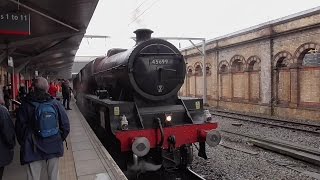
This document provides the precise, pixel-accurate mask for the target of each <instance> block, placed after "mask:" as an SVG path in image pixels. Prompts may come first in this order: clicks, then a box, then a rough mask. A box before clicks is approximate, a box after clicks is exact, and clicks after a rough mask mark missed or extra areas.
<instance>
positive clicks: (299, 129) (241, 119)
mask: <svg viewBox="0 0 320 180" xmlns="http://www.w3.org/2000/svg"><path fill="white" fill-rule="evenodd" d="M223 113H224V114H223ZM223 113H214V112H211V114H212V115H216V116H221V117H228V118H231V119H236V120H240V121H247V122H253V123H258V124H264V125H269V126H274V127H281V128H286V129H292V130H298V131H303V132H308V133H314V134H320V131H316V130H308V129H301V128H298V127H290V126H285V125H281V124H273V123H267V122H262V121H259V120H250V119H246V118H245V116H246V115H242V114H237V115H240V116H243V117H234V116H231V115H227V114H236V113H229V112H223ZM249 117H250V116H249ZM251 118H252V117H251ZM255 118H258V117H255ZM265 119H266V120H273V119H268V118H265ZM278 122H282V121H278ZM282 123H291V122H282ZM292 124H294V123H292ZM300 125H301V124H300ZM304 125H305V126H311V128H314V126H313V125H310V124H308V125H306V124H304Z"/></svg>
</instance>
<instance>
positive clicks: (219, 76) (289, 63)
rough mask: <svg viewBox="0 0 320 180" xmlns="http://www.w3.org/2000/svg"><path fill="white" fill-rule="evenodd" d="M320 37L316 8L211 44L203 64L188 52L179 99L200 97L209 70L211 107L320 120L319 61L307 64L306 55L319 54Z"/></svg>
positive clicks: (208, 86) (186, 52)
mask: <svg viewBox="0 0 320 180" xmlns="http://www.w3.org/2000/svg"><path fill="white" fill-rule="evenodd" d="M319 37H320V11H319V10H315V11H308V12H306V13H300V14H298V15H292V16H290V17H288V18H284V19H281V20H276V21H273V22H270V23H265V24H263V25H261V26H257V27H254V28H249V29H247V30H244V31H241V32H238V33H234V34H231V35H227V36H224V37H222V38H217V39H215V40H212V41H209V42H207V44H206V65H205V66H203V62H202V56H201V54H200V53H199V52H198V51H197V50H196V49H195V48H189V49H185V50H183V51H182V53H183V54H184V55H185V59H186V62H187V76H186V79H185V83H184V85H183V87H182V88H181V91H180V95H183V96H190V97H202V94H203V72H204V71H203V68H204V67H205V68H206V82H207V95H208V96H207V99H208V103H209V105H211V106H214V107H218V108H223V109H230V110H234V111H245V112H252V113H263V114H268V115H274V116H280V117H285V118H297V119H312V120H320V111H319V108H320V63H319V64H305V59H306V57H307V56H309V57H310V56H316V55H317V54H319V53H320V38H319ZM319 55H320V54H319ZM318 58H320V56H318ZM318 61H319V62H320V59H318Z"/></svg>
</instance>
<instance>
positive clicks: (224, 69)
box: [220, 64, 228, 73]
mask: <svg viewBox="0 0 320 180" xmlns="http://www.w3.org/2000/svg"><path fill="white" fill-rule="evenodd" d="M227 70H228V67H227V65H225V64H223V65H222V66H221V67H220V72H221V73H226V72H227Z"/></svg>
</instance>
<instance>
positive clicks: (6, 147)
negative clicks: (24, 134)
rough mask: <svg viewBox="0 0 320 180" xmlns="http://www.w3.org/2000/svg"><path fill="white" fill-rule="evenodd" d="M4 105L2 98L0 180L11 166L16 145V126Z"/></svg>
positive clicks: (0, 104) (0, 113) (0, 103)
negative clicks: (7, 167) (9, 165)
mask: <svg viewBox="0 0 320 180" xmlns="http://www.w3.org/2000/svg"><path fill="white" fill-rule="evenodd" d="M0 96H1V94H0ZM3 103H4V101H3V98H2V97H0V180H1V179H2V175H3V170H4V167H5V166H6V165H8V164H10V163H11V161H12V159H13V148H14V146H15V143H16V141H15V134H14V125H13V122H12V120H11V118H10V114H9V112H8V109H7V108H6V107H4V106H3V105H2V104H3Z"/></svg>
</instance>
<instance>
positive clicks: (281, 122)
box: [210, 110, 320, 134]
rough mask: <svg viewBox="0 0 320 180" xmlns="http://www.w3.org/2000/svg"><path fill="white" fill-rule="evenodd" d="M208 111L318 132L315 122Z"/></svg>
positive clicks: (254, 121)
mask: <svg viewBox="0 0 320 180" xmlns="http://www.w3.org/2000/svg"><path fill="white" fill-rule="evenodd" d="M210 113H211V114H212V115H215V116H221V117H227V118H231V119H236V120H240V121H247V122H252V123H258V124H263V125H268V126H273V127H280V128H286V129H291V130H296V131H303V132H308V133H313V134H320V125H317V124H308V123H303V122H295V121H288V120H282V119H276V118H269V117H261V116H255V115H248V114H241V113H236V112H229V111H222V110H211V111H210Z"/></svg>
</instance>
